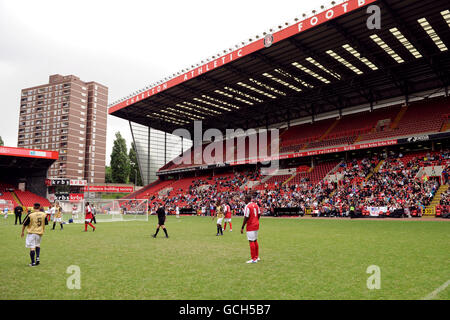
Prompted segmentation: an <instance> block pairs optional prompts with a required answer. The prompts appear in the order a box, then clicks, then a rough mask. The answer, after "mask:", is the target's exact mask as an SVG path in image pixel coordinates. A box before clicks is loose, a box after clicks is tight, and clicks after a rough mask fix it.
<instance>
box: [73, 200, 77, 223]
mask: <svg viewBox="0 0 450 320" xmlns="http://www.w3.org/2000/svg"><path fill="white" fill-rule="evenodd" d="M77 209H78V207H77V205H76V204H74V205H73V207H72V220H75V218H76V216H77Z"/></svg>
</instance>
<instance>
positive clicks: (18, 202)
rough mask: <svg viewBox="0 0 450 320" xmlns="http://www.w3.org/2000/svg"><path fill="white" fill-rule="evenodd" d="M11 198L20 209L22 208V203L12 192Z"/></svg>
mask: <svg viewBox="0 0 450 320" xmlns="http://www.w3.org/2000/svg"><path fill="white" fill-rule="evenodd" d="M11 196H12V197H13V198H14V200H15V202H16V204H17V205H19V206H21V207H22V206H23V203H22V201H20V199H19V198H18V197H17V195H16V194H15V193H14V192H11Z"/></svg>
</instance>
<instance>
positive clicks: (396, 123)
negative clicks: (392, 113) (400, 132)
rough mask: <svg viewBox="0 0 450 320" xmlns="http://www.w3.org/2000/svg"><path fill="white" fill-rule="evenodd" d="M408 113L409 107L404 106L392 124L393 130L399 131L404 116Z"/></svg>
mask: <svg viewBox="0 0 450 320" xmlns="http://www.w3.org/2000/svg"><path fill="white" fill-rule="evenodd" d="M406 111H408V105H405V106H402V108H401V109H400V111H399V113H398V114H397V116H396V117H395V119H394V121H393V122H392V124H391V129H397V127H398V124H399V123H400V121H401V120H402V118H403V116H404V115H405V113H406Z"/></svg>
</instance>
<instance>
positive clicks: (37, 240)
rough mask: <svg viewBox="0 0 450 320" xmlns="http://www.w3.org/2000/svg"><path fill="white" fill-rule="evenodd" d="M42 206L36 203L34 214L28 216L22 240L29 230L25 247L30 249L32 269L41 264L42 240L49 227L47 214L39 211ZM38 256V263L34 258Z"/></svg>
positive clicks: (23, 227) (23, 228) (24, 224)
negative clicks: (46, 227)
mask: <svg viewBox="0 0 450 320" xmlns="http://www.w3.org/2000/svg"><path fill="white" fill-rule="evenodd" d="M40 207H41V205H40V204H39V203H35V204H34V206H33V209H34V210H33V212H31V213H30V214H28V215H27V216H26V217H25V220H24V221H23V226H22V233H21V235H20V237H21V238H23V236H24V231H25V228H26V229H27V238H26V241H25V247H26V248H29V249H30V258H31V263H30V264H29V266H30V267H34V266H37V265H38V264H39V263H40V258H39V255H40V253H41V239H42V236H43V235H44V232H45V226H46V225H48V220H47V217H46V214H45V212H42V211H39V209H40ZM35 256H36V262H35V261H34V258H35Z"/></svg>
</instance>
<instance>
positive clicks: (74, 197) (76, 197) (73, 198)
mask: <svg viewBox="0 0 450 320" xmlns="http://www.w3.org/2000/svg"><path fill="white" fill-rule="evenodd" d="M49 200H50V202H54V201H70V202H80V201H83V200H84V193H67V192H58V193H55V194H54V195H49Z"/></svg>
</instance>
